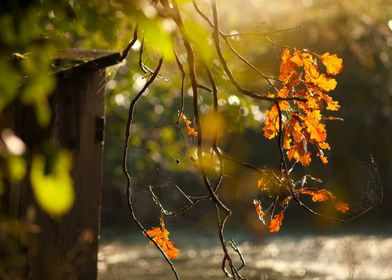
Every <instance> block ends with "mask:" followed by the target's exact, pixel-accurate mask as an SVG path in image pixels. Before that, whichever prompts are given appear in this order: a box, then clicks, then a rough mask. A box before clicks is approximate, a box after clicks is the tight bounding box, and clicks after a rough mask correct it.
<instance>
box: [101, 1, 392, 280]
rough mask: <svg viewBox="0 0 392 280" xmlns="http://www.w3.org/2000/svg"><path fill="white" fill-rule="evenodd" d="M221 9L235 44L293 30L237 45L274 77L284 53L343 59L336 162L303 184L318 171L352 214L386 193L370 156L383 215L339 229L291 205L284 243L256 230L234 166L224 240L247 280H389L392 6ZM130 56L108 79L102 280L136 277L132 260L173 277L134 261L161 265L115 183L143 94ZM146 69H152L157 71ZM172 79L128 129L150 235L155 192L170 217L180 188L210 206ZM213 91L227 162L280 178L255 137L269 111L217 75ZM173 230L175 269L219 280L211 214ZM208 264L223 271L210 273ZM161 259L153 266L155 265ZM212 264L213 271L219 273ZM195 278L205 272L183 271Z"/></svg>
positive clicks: (251, 177) (232, 5)
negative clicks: (235, 250) (115, 255)
mask: <svg viewBox="0 0 392 280" xmlns="http://www.w3.org/2000/svg"><path fill="white" fill-rule="evenodd" d="M200 5H201V7H202V8H203V10H204V11H206V13H207V14H208V15H210V13H209V5H208V3H207V4H206V3H204V1H200ZM218 7H219V13H220V19H221V23H220V24H221V26H222V29H223V30H224V31H225V32H227V33H230V32H233V33H236V32H261V33H269V32H272V31H277V30H285V31H282V32H276V33H274V34H270V35H268V38H266V37H265V36H239V37H234V38H232V39H231V42H232V43H233V45H234V46H235V47H236V48H237V49H238V50H240V52H241V53H242V54H243V55H244V56H245V57H246V58H248V59H249V60H250V61H252V62H253V63H254V64H255V65H257V66H258V67H260V69H262V70H263V71H264V72H266V73H267V74H269V75H276V74H277V73H278V70H279V61H280V54H281V51H282V49H283V46H291V47H295V48H298V49H302V48H306V49H310V50H313V51H315V52H317V53H320V54H321V53H324V52H330V53H336V54H338V55H339V56H340V57H342V58H343V60H344V71H343V73H342V74H340V75H339V76H338V77H337V81H338V86H337V88H336V90H335V91H333V93H332V96H333V97H334V99H336V100H338V101H339V103H340V104H341V109H340V110H339V111H338V112H337V113H336V114H334V116H337V117H341V118H343V119H344V121H330V122H328V124H327V129H328V142H329V143H330V144H331V147H332V150H331V151H330V152H329V153H328V158H329V164H328V165H322V164H320V163H319V162H317V160H316V159H315V160H314V161H313V162H312V167H311V168H307V169H305V168H301V167H298V168H297V169H296V173H295V176H297V177H300V176H302V175H304V174H309V173H310V174H313V175H316V176H318V177H320V178H322V179H323V183H322V184H318V186H321V187H327V188H329V189H330V190H333V191H334V192H335V193H336V194H337V195H338V196H340V197H342V198H343V199H345V200H346V201H348V202H349V203H350V205H352V206H353V207H354V206H355V205H361V204H364V203H370V204H372V203H375V202H376V200H377V195H376V192H377V188H378V187H377V184H376V181H375V180H374V178H375V177H374V175H375V174H374V173H373V174H372V173H371V172H370V173H369V159H370V155H371V154H372V155H374V158H375V159H376V162H377V164H378V169H379V175H380V178H381V184H382V187H383V192H384V199H383V201H382V203H381V204H379V205H377V207H375V208H374V209H372V210H371V211H369V212H367V213H366V214H364V215H362V216H360V217H358V218H357V219H355V220H353V221H351V222H350V223H345V224H339V223H336V222H332V221H330V220H328V219H325V218H320V217H317V216H314V215H310V214H309V213H307V212H306V211H304V210H303V209H300V208H299V207H297V206H296V205H291V206H290V209H289V211H288V212H287V214H286V216H285V219H284V223H283V227H282V229H281V232H280V233H277V234H275V235H273V236H271V234H269V233H267V232H266V230H265V228H264V227H263V226H262V224H261V223H260V221H259V220H258V219H257V216H256V215H255V211H254V207H253V203H252V201H253V198H255V197H257V196H258V192H257V188H256V186H257V179H258V178H257V174H255V173H252V172H251V171H249V170H246V169H245V168H240V167H239V166H238V165H235V164H230V163H229V162H226V168H227V170H228V176H227V177H226V178H225V180H224V182H223V186H222V191H221V196H222V197H223V199H224V200H225V201H226V202H227V203H228V204H229V205H230V207H231V208H232V210H233V217H232V218H230V220H229V223H228V225H227V229H228V231H229V235H232V236H233V237H235V239H236V240H238V242H239V244H241V245H243V246H242V248H243V249H244V251H245V256H246V257H248V261H249V262H250V264H249V266H250V268H249V271H248V273H249V274H248V276H249V277H250V278H251V279H390V277H392V274H391V273H392V272H391V271H390V270H388V264H387V262H388V260H389V261H390V260H391V256H390V254H389V253H387V251H385V250H383V249H382V248H384V249H385V248H390V246H391V239H390V238H391V233H392V223H391V218H392V209H391V207H390V205H391V202H392V201H391V189H390V185H391V182H392V172H391V170H392V148H391V144H390V143H392V129H391V128H392V81H391V77H392V2H391V1H385V0H384V1H382V0H379V1H370V2H369V1H361V0H357V1H332V0H331V1H328V0H327V1H316V0H302V1H285V0H279V1H263V0H252V1H235V0H233V1H218ZM224 50H225V51H226V52H225V54H226V55H227V57H228V60H229V62H230V63H229V65H230V67H231V68H232V69H234V72H235V74H236V75H237V77H238V79H239V80H240V81H241V83H242V84H243V85H246V86H247V87H250V88H253V89H260V88H261V89H262V90H267V88H266V85H265V84H264V82H263V81H262V80H261V79H260V78H259V77H258V76H257V75H255V74H254V73H252V71H251V70H250V69H249V68H248V67H247V66H246V65H244V64H243V63H242V62H241V61H239V60H238V59H236V58H235V57H234V56H232V55H231V53H230V51H229V50H228V49H226V48H225V49H224ZM136 57H137V52H136V50H134V53H132V54H131V57H130V58H129V59H128V61H129V62H128V64H127V65H123V66H120V67H117V68H116V69H115V70H113V78H112V79H111V80H109V81H108V87H109V93H108V108H107V131H106V142H105V144H106V146H105V174H104V180H105V184H104V189H103V196H102V199H103V208H102V227H103V236H104V237H106V238H108V240H111V242H112V243H110V242H109V243H108V244H107V247H103V251H102V255H101V257H102V263H101V264H102V267H103V268H102V269H103V270H102V271H105V273H108V271H109V274H102V275H110V273H112V274H111V275H112V276H113V275H117V276H118V277H120V278H119V279H121V277H122V276H121V275H124V274H121V273H122V272H124V271H128V270H127V269H125V268H124V267H127V264H128V263H129V262H128V261H130V260H135V262H134V264H135V265H134V268H133V270H132V271H143V272H141V273H142V274H141V275H144V277H147V278H146V279H149V278H148V276H147V275H151V279H155V278H154V277H156V276H154V275H161V277H163V278H162V279H166V278H165V277H168V278H167V279H170V277H171V276H170V274H164V272H165V271H166V272H167V271H168V269H167V270H165V269H163V270H159V269H158V270H157V271H154V270H151V269H150V268H149V267H150V266H149V265H146V264H145V263H143V261H142V262H141V263H140V262H138V261H136V260H137V259H138V258H140V257H142V258H143V256H144V257H145V259H144V260H149V261H148V263H149V264H150V261H151V258H152V256H155V257H156V255H154V253H152V252H151V251H149V250H148V249H146V248H145V247H143V246H144V245H141V244H140V243H139V241H138V240H139V239H138V237H137V234H138V233H132V234H131V233H130V232H132V231H133V230H134V229H135V226H134V225H133V224H132V222H130V218H129V215H128V212H127V206H126V197H125V195H124V194H125V190H124V188H125V180H124V178H123V176H121V167H120V159H121V153H120V151H119V149H118V147H119V146H120V145H121V143H122V140H123V138H122V137H119V135H122V134H123V128H124V124H125V121H126V115H127V105H129V101H128V100H129V99H128V98H129V96H132V95H133V94H134V91H135V90H137V89H138V88H140V86H141V85H143V80H141V77H143V75H142V74H141V73H140V71H138V70H137V69H136V70H135V68H134V67H131V66H130V64H132V63H133V61H134V60H135V59H136ZM147 64H151V65H153V64H152V62H151V61H150V62H148V63H147ZM173 69H175V66H169V67H168V68H166V69H164V70H163V71H162V73H163V74H162V75H163V76H164V77H165V78H167V79H168V80H169V82H168V81H165V80H164V79H161V80H158V82H157V84H156V85H155V86H154V87H153V88H151V89H150V91H149V93H148V95H147V96H145V97H144V98H143V100H141V102H140V104H139V107H138V108H137V109H136V121H135V124H134V127H133V129H134V132H135V133H134V137H133V139H132V144H133V146H132V148H131V152H130V153H131V160H130V165H131V168H132V169H133V172H134V185H135V192H136V199H135V205H136V209H137V210H136V211H137V214H138V216H139V217H140V218H141V220H142V221H143V223H144V224H146V225H147V227H148V226H155V225H157V223H158V217H159V215H160V213H159V208H158V207H157V206H156V204H155V203H154V202H153V201H152V199H151V194H150V192H149V190H148V188H147V186H152V188H153V189H154V191H155V192H156V193H157V194H158V197H159V198H160V200H161V202H162V203H163V205H164V206H165V207H167V209H168V210H172V209H176V208H178V207H180V206H182V205H184V204H185V203H186V201H185V200H184V198H183V197H182V196H181V195H180V194H179V192H178V191H177V190H176V188H175V186H174V184H177V185H178V186H180V187H181V188H182V189H183V190H184V191H185V192H187V193H190V194H192V195H202V194H203V185H202V181H201V178H200V176H199V175H198V174H197V172H196V170H195V168H194V163H193V161H192V153H194V150H192V149H193V148H192V147H194V142H192V140H191V139H189V137H188V136H187V135H186V132H185V128H182V130H181V128H180V129H179V130H178V129H176V127H175V126H173V125H168V124H170V123H174V122H175V120H176V113H177V110H178V108H179V107H180V99H179V92H180V83H179V81H180V73H179V72H178V71H173ZM218 79H221V80H220V81H222V82H223V86H221V87H220V88H219V93H220V100H219V105H220V110H221V111H222V112H223V115H224V122H223V123H221V124H220V125H221V129H220V139H219V142H220V144H221V146H222V149H223V151H224V152H225V153H227V154H228V155H230V156H232V157H235V158H236V159H238V160H241V161H244V162H249V163H251V164H253V165H255V166H259V167H261V166H268V167H270V168H271V169H277V168H278V166H279V156H278V150H277V148H276V143H275V142H274V141H268V140H266V139H265V138H264V137H263V135H262V131H261V127H262V126H263V121H264V119H265V116H264V114H263V112H264V111H265V110H266V109H268V108H269V106H270V104H268V103H264V102H259V101H256V102H255V101H251V100H249V99H246V98H242V97H241V96H240V95H238V94H237V92H236V90H235V89H234V88H232V87H230V86H226V84H225V83H224V76H223V75H222V77H221V78H218ZM206 84H207V82H206ZM189 87H190V86H189V84H186V86H185V95H186V97H185V113H186V114H187V115H188V116H189V117H191V116H192V114H191V96H190V94H188V89H189ZM200 102H201V103H202V105H201V106H200V109H201V111H202V112H205V113H208V112H209V111H210V108H209V107H208V104H211V103H210V102H211V97H210V96H209V93H208V92H204V93H203V92H202V94H201V100H200ZM207 121H208V119H207ZM184 136H185V137H184ZM307 202H308V203H309V205H312V204H311V202H310V201H307ZM312 206H314V207H315V209H317V211H319V212H321V213H323V214H325V215H327V216H333V215H335V213H333V212H331V210H330V208H328V206H324V205H312ZM166 220H167V221H166V224H167V226H168V228H169V230H170V229H171V232H172V235H171V236H172V238H173V240H174V241H175V242H176V240H177V243H178V242H179V245H181V246H182V247H183V248H186V249H185V250H184V254H183V259H181V257H180V260H179V263H178V265H179V267H180V272H182V273H183V276H184V277H185V279H198V277H201V278H203V279H220V277H222V274H220V271H219V269H217V267H218V266H219V262H220V259H219V258H220V254H219V253H220V249H219V247H218V245H217V242H218V237H217V235H216V221H215V214H214V209H213V207H211V205H209V203H207V202H206V203H201V204H200V205H198V206H196V207H194V208H193V209H192V210H190V211H189V212H187V213H185V214H183V215H181V216H179V217H175V218H167V219H166ZM118 236H123V239H122V241H121V242H123V243H121V242H120V244H124V243H125V244H128V245H129V244H133V245H129V246H131V247H129V248H137V249H135V250H136V251H137V252H140V251H141V252H140V254H139V255H137V256H136V255H132V256H130V253H127V252H129V248H128V249H124V251H121V249H120V248H124V247H121V246H119V245H118V243H116V240H117V241H118V239H116V238H118ZM135 240H137V241H135ZM132 246H134V247H132ZM138 246H140V247H138ZM198 246H199V247H198ZM195 248H196V249H195ZM207 248H210V250H208V249H207ZM211 248H213V249H211ZM150 249H151V248H150ZM114 251H120V252H122V255H121V253H119V255H120V261H118V262H116V261H114V263H115V264H111V262H110V261H108V259H107V258H108V256H109V255H110V252H114ZM135 254H136V253H135ZM149 254H152V255H149ZM121 256H122V257H123V258H122V259H121ZM206 257H208V258H211V259H212V260H215V261H212V262H211V263H210V265H208V264H205V263H204V264H203V259H204V258H206ZM125 260H128V261H125ZM156 261H157V267H159V266H158V264H161V263H160V262H159V258H158V259H157V260H156ZM260 262H261V263H260ZM125 263H127V264H125ZM116 264H117V265H116ZM212 264H216V266H215V270H214V269H213V268H211V267H212V266H213V265H212ZM194 267H199V268H200V270H196V271H193V273H188V272H189V270H192V269H193V268H194ZM128 269H129V267H128ZM312 271H313V272H312ZM369 271H373V272H374V273H373V274H371V273H370V274H369ZM154 273H155V274H154ZM162 273H163V274H162ZM312 273H313V274H312ZM119 275H120V276H119ZM125 275H126V274H125ZM245 275H246V273H245ZM140 277H141V276H140ZM263 277H264V278H263ZM136 278H137V277H136ZM136 278H135V279H136ZM222 279H223V278H222Z"/></svg>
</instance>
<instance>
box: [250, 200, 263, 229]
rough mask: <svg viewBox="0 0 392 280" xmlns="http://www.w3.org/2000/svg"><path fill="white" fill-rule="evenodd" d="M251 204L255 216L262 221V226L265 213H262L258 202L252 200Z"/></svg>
mask: <svg viewBox="0 0 392 280" xmlns="http://www.w3.org/2000/svg"><path fill="white" fill-rule="evenodd" d="M253 204H254V205H255V209H256V213H257V216H258V217H259V220H260V221H262V222H263V224H264V225H265V220H264V216H265V213H264V211H263V208H262V207H261V202H260V200H257V199H254V200H253Z"/></svg>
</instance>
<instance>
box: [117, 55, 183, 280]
mask: <svg viewBox="0 0 392 280" xmlns="http://www.w3.org/2000/svg"><path fill="white" fill-rule="evenodd" d="M162 64H163V58H162V57H161V58H160V59H159V62H158V66H157V68H156V69H155V71H154V72H153V73H152V75H151V77H150V78H149V79H148V81H147V82H146V84H145V85H144V87H143V88H142V89H141V90H140V91H139V93H138V94H137V95H136V96H135V97H134V98H133V99H132V101H131V104H130V105H129V110H128V120H127V125H126V130H125V140H124V148H123V158H122V170H123V173H124V175H125V176H126V178H127V188H126V191H127V198H128V200H127V202H128V210H129V212H130V214H131V218H132V219H133V221H134V222H135V223H136V224H137V226H138V227H139V228H140V230H141V231H142V232H143V234H144V235H145V236H146V237H147V238H148V239H149V240H150V242H151V243H152V244H154V245H155V246H156V247H157V248H158V250H159V251H160V253H161V254H162V256H163V257H164V259H165V260H166V262H167V263H168V264H169V265H170V268H171V270H172V271H173V273H174V276H175V278H176V279H177V280H179V279H180V278H179V276H178V273H177V271H176V269H175V267H174V265H173V262H172V261H171V260H170V259H169V258H168V256H167V255H166V253H165V252H164V251H163V250H162V248H161V247H160V246H159V245H158V244H157V242H156V241H155V240H154V239H153V238H152V237H151V236H149V235H148V234H147V231H146V229H145V228H144V226H143V225H142V223H141V222H140V221H139V219H138V218H137V216H136V213H135V209H134V207H133V191H132V177H131V174H130V173H129V171H128V164H127V160H128V149H129V140H130V138H131V134H132V131H131V126H132V122H133V113H134V110H135V106H136V104H137V102H138V101H139V99H140V97H142V95H143V94H144V93H145V92H146V90H147V89H148V87H149V86H150V85H151V84H152V83H153V82H154V80H155V78H156V77H157V76H158V73H159V70H160V69H161V66H162Z"/></svg>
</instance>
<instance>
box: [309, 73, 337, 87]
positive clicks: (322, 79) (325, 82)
mask: <svg viewBox="0 0 392 280" xmlns="http://www.w3.org/2000/svg"><path fill="white" fill-rule="evenodd" d="M311 82H312V83H313V84H315V85H316V86H318V87H319V88H321V89H323V90H325V91H330V90H333V89H335V87H336V84H337V83H336V80H335V79H333V78H328V77H327V76H325V74H324V73H323V74H321V75H320V76H319V77H318V78H314V79H312V80H311Z"/></svg>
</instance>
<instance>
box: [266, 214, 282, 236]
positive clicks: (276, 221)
mask: <svg viewBox="0 0 392 280" xmlns="http://www.w3.org/2000/svg"><path fill="white" fill-rule="evenodd" d="M282 221H283V211H280V212H279V214H277V215H275V216H274V218H273V219H272V220H271V222H270V224H269V227H268V228H269V231H270V232H278V231H279V230H280V227H281V225H282Z"/></svg>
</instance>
